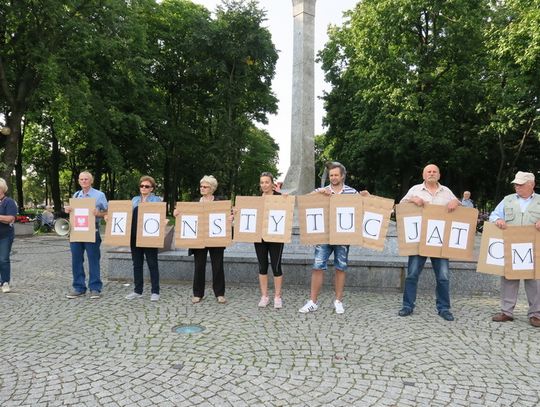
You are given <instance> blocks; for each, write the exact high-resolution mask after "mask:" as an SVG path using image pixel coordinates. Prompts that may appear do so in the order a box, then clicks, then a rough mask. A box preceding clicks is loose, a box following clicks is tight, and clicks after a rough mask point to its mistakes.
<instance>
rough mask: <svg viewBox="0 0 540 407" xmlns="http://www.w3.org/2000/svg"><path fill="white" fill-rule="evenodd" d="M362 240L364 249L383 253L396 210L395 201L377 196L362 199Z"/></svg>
mask: <svg viewBox="0 0 540 407" xmlns="http://www.w3.org/2000/svg"><path fill="white" fill-rule="evenodd" d="M362 201H363V214H362V215H363V216H362V238H363V240H364V244H363V246H364V247H367V248H369V249H374V250H379V251H382V250H383V249H384V242H385V241H386V233H387V232H388V224H389V223H390V215H391V214H392V209H393V208H394V200H393V199H388V198H382V197H379V196H375V195H370V196H365V197H362Z"/></svg>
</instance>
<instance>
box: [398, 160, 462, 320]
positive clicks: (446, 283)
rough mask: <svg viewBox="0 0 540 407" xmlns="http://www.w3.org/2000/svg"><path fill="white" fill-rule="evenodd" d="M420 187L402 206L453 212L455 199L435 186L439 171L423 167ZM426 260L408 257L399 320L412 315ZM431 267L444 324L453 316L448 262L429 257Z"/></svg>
mask: <svg viewBox="0 0 540 407" xmlns="http://www.w3.org/2000/svg"><path fill="white" fill-rule="evenodd" d="M422 178H423V179H424V182H423V183H422V184H418V185H414V186H413V187H411V189H409V191H408V192H407V194H406V195H405V196H404V197H403V198H402V199H401V203H403V202H412V203H414V204H415V205H416V206H424V205H425V204H426V203H427V204H434V205H444V206H446V208H447V210H448V212H452V211H454V210H455V209H456V208H457V207H458V206H459V205H460V202H459V199H457V198H456V196H455V195H454V193H453V192H452V191H451V190H450V189H449V188H447V187H445V186H444V185H441V184H440V183H439V179H440V178H441V173H440V171H439V167H437V166H436V165H434V164H429V165H427V166H426V167H425V168H424V170H423V171H422ZM426 260H427V257H425V256H420V255H413V256H409V264H408V266H407V277H406V278H405V290H404V291H403V306H402V308H401V310H399V313H398V315H399V316H400V317H406V316H409V315H411V314H412V313H413V311H414V307H415V305H416V290H417V288H418V278H419V277H420V274H421V273H422V270H423V269H424V264H425V263H426ZM431 265H432V266H433V272H434V273H435V279H436V281H437V285H436V288H435V296H436V298H437V301H436V307H437V312H438V314H439V316H440V317H441V318H443V319H444V320H445V321H453V320H454V315H453V314H452V312H451V311H450V270H449V261H448V259H442V258H437V257H431Z"/></svg>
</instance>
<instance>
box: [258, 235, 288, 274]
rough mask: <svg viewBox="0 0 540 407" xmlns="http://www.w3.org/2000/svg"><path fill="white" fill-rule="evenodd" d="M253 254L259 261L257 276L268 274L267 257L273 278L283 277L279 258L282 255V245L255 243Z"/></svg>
mask: <svg viewBox="0 0 540 407" xmlns="http://www.w3.org/2000/svg"><path fill="white" fill-rule="evenodd" d="M255 253H257V260H258V261H259V274H263V275H266V274H268V255H269V254H270V264H271V265H272V272H273V273H274V277H280V276H282V275H283V272H282V271H281V256H282V255H283V243H273V242H264V241H263V242H261V243H255Z"/></svg>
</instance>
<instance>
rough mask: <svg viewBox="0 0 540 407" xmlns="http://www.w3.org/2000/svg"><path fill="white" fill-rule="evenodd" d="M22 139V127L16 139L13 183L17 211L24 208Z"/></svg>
mask: <svg viewBox="0 0 540 407" xmlns="http://www.w3.org/2000/svg"><path fill="white" fill-rule="evenodd" d="M23 140H24V127H23V130H22V131H21V135H20V137H19V140H18V141H17V162H16V163H15V183H16V185H17V204H18V205H19V211H21V210H23V209H24V191H23V181H22V178H23V165H22V162H23V157H22V150H23Z"/></svg>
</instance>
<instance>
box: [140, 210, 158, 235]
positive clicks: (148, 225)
mask: <svg viewBox="0 0 540 407" xmlns="http://www.w3.org/2000/svg"><path fill="white" fill-rule="evenodd" d="M142 220H143V224H142V235H143V237H158V236H159V229H160V227H161V221H160V216H159V213H144V214H143V219H142Z"/></svg>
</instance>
